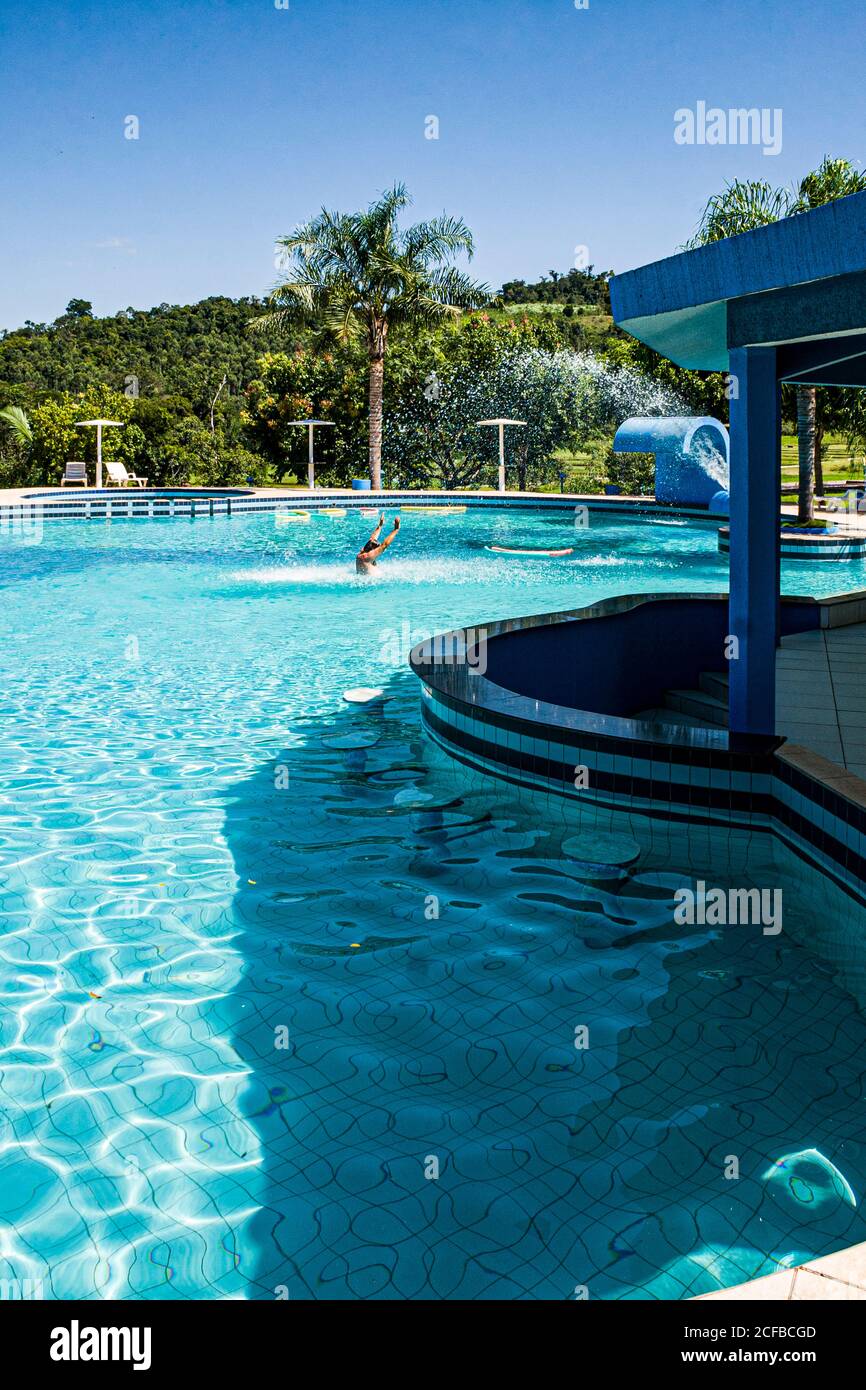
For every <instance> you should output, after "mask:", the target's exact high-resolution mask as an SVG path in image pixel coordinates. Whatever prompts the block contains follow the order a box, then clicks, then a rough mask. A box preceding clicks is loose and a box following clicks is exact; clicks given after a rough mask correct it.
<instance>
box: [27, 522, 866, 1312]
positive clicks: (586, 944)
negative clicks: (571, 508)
mask: <svg viewBox="0 0 866 1390" xmlns="http://www.w3.org/2000/svg"><path fill="white" fill-rule="evenodd" d="M370 525H371V523H370V522H369V521H364V520H362V519H361V518H360V517H358V516H355V515H352V514H350V515H349V516H348V517H347V518H345V519H339V518H327V517H317V518H315V519H314V520H313V521H312V522H311V523H310V525H308V526H301V525H292V524H282V525H278V524H277V523H276V522H275V519H274V517H273V516H272V515H254V516H245V517H235V518H233V519H230V520H227V519H216V520H198V521H196V522H193V523H187V522H178V521H153V522H140V521H135V522H133V521H130V522H114V523H113V524H111V525H104V524H101V523H90V524H87V523H83V522H82V523H77V522H63V523H55V524H46V525H45V527H44V530H43V533H42V535H41V539H38V543H34V542H35V540H36V539H37V538H34V537H33V536H26V535H25V536H16V535H15V534H10V533H0V585H2V600H3V601H2V606H0V628H2V641H0V660H2V666H3V670H2V697H0V698H2V714H3V720H2V731H0V808H2V809H0V814H2V820H0V836H2V839H0V855H2V858H0V911H2V919H0V1279H9V1280H17V1281H20V1282H22V1283H23V1282H24V1281H31V1285H38V1284H39V1283H40V1281H41V1285H42V1288H43V1292H44V1295H45V1297H54V1298H72V1297H76V1298H130V1297H131V1298H179V1299H183V1298H210V1297H240V1298H274V1297H286V1296H287V1297H291V1298H293V1299H296V1298H300V1299H306V1298H316V1299H325V1298H328V1299H341V1298H342V1299H350V1298H377V1297H383V1298H431V1299H439V1298H481V1299H484V1298H508V1299H511V1298H553V1299H566V1298H571V1297H574V1296H575V1290H576V1289H578V1290H579V1289H581V1288H584V1287H585V1288H586V1289H588V1291H589V1296H590V1297H591V1298H680V1297H686V1296H688V1295H689V1294H694V1293H700V1292H704V1291H707V1290H709V1289H711V1288H715V1287H719V1286H720V1285H722V1284H727V1283H734V1282H738V1281H739V1280H741V1279H743V1278H747V1277H750V1276H751V1275H754V1274H758V1273H761V1272H765V1271H766V1270H768V1269H770V1268H774V1267H775V1262H777V1261H783V1262H788V1263H790V1262H796V1261H798V1260H800V1259H802V1258H804V1257H806V1256H809V1255H815V1254H821V1253H826V1252H828V1251H830V1250H832V1249H836V1248H840V1247H842V1246H844V1245H847V1244H851V1243H853V1242H855V1241H857V1240H863V1239H866V1229H864V1223H863V1219H862V1217H861V1203H862V1199H863V1195H864V1191H866V1122H864V1118H863V1109H864V1107H863V1069H864V1065H866V1064H864V1061H863V1059H864V1057H866V1018H864V1012H863V1010H864V1007H866V976H864V956H863V950H862V946H861V941H862V939H863V937H862V931H863V923H862V921H861V920H860V919H859V917H858V915H857V913H856V912H855V911H854V909H853V907H852V906H850V905H848V904H847V903H845V902H844V901H843V900H842V899H841V897H840V898H837V897H835V896H833V893H832V892H831V890H830V889H829V888H828V887H827V886H826V885H822V884H820V883H816V882H815V881H814V880H812V879H809V878H808V877H806V876H805V875H804V874H803V872H802V871H801V869H800V867H799V866H798V865H797V863H796V862H793V859H792V857H788V856H786V854H785V853H784V852H783V851H782V850H781V849H780V848H779V847H775V848H774V847H773V845H772V844H771V843H770V842H769V841H767V840H766V839H765V838H764V837H762V836H760V835H754V836H749V835H747V834H745V833H742V832H733V831H731V832H726V833H724V834H722V833H721V832H711V831H709V830H706V829H703V830H698V829H695V830H693V831H691V832H690V833H689V834H686V833H685V832H684V831H682V830H681V829H680V830H677V831H674V830H672V829H671V828H670V827H666V826H664V825H662V824H658V823H657V824H655V825H653V824H651V823H643V822H640V821H639V820H635V821H634V822H633V823H631V824H627V823H625V825H624V827H623V826H619V827H618V828H620V829H622V828H626V829H627V830H628V832H629V833H630V834H632V835H634V836H635V837H636V838H637V839H638V841H639V843H640V846H641V857H640V859H639V861H638V863H637V864H636V865H635V867H634V868H633V869H632V870H631V872H630V874H629V876H628V877H627V878H626V879H624V880H616V879H613V878H611V879H609V880H601V881H599V880H598V878H597V877H596V878H593V877H587V876H584V877H582V876H581V873H580V872H579V871H578V870H577V869H576V868H575V867H574V866H573V865H569V864H567V863H566V862H564V860H563V858H562V855H561V853H560V846H561V842H562V840H563V838H566V837H568V836H571V835H574V834H575V833H576V832H577V831H579V830H580V829H581V827H582V826H585V825H589V824H591V823H593V824H594V822H592V820H591V815H592V813H590V812H588V811H586V812H582V813H580V812H579V811H578V809H577V808H575V807H573V806H570V805H564V804H562V803H560V802H558V801H556V800H555V799H551V800H547V799H546V798H543V797H541V796H535V795H532V794H530V793H522V792H518V791H516V790H515V789H514V788H511V787H507V786H504V785H498V784H495V783H493V782H491V781H489V780H485V779H482V778H481V777H478V776H476V775H474V774H470V773H469V772H468V771H467V770H465V769H464V768H462V767H460V766H459V765H452V764H450V763H449V762H448V761H447V760H446V759H445V758H444V757H443V755H442V754H441V753H439V752H438V751H437V750H435V749H433V748H432V747H431V746H430V745H429V744H428V743H427V742H426V741H425V739H424V738H423V737H422V735H421V733H420V729H419V720H418V684H417V681H416V680H415V679H414V677H413V676H412V675H411V674H410V673H409V672H408V671H407V670H406V669H405V658H406V655H407V653H408V649H409V647H410V646H411V645H412V643H413V642H415V641H417V640H419V639H420V638H423V637H424V636H426V635H428V634H429V633H431V632H435V631H439V630H441V629H443V628H445V627H448V626H451V625H453V624H470V623H480V622H484V621H485V620H491V619H495V618H500V617H505V616H510V615H514V614H517V613H529V612H535V611H546V610H549V609H556V608H568V607H572V606H576V605H578V604H581V603H584V602H588V601H590V600H592V599H596V598H598V597H600V596H605V595H609V594H614V593H619V592H635V591H648V590H666V589H691V590H695V589H705V590H714V589H719V588H722V587H724V585H725V579H726V570H725V565H724V563H723V561H722V560H721V559H720V558H719V556H718V554H717V551H716V529H715V527H714V526H712V525H709V524H699V523H684V522H681V521H678V520H676V519H674V518H665V519H663V520H657V521H645V520H639V519H635V518H631V519H627V518H610V517H599V518H596V517H593V521H592V525H591V526H590V527H589V529H588V530H586V531H577V532H574V531H573V530H572V528H571V527H570V525H569V521H568V517H567V515H566V516H564V517H563V516H561V515H554V514H551V515H537V516H536V515H526V514H524V515H520V514H517V515H512V516H507V515H506V514H505V513H496V514H490V513H487V514H484V515H482V514H478V513H473V512H469V513H468V514H466V515H465V516H449V517H438V518H437V517H427V516H423V517H422V516H418V517H410V518H407V520H406V522H405V524H404V530H403V533H402V535H401V536H400V538H399V540H398V542H397V544H396V546H395V547H394V548H393V549H392V550H391V551H390V552H389V556H388V558H387V559H386V560H385V561H384V562H383V563H382V565H381V566H380V567H379V572H378V575H377V577H376V580H375V581H374V582H364V581H363V580H359V579H356V578H355V576H354V574H353V565H352V555H353V553H354V551H355V550H356V549H357V548H358V546H359V544H360V541H361V540H362V539H363V538H364V536H365V535H366V530H367V528H369V526H370ZM491 542H492V543H496V544H510V545H518V546H519V545H527V546H539V545H544V544H549V545H557V544H559V545H567V544H574V545H575V547H576V549H575V553H574V555H573V556H571V557H568V558H566V559H559V560H545V559H542V558H534V557H530V558H525V557H522V558H520V559H514V558H509V557H507V556H497V555H494V554H492V553H490V552H489V551H486V550H485V548H484V547H485V545H487V544H489V543H491ZM784 582H785V586H786V588H787V589H788V590H789V591H796V592H805V591H808V589H812V590H813V591H814V590H815V586H816V585H821V586H823V591H824V592H830V591H832V590H834V589H835V590H838V589H843V588H851V587H860V586H866V565H863V564H862V563H857V562H851V563H850V564H846V565H834V566H819V567H817V569H815V570H811V569H809V568H808V567H806V566H803V565H797V564H792V565H789V566H787V567H786V569H785V574H784ZM807 586H808V589H807ZM354 685H383V686H385V687H386V689H387V692H388V695H389V699H388V701H387V703H386V704H385V705H384V707H383V708H381V709H380V710H379V711H378V713H371V712H369V711H363V710H357V709H350V708H349V707H348V706H346V705H345V704H344V702H343V701H342V700H341V694H342V691H343V690H344V689H345V688H346V687H348V686H354ZM579 817H580V818H579ZM612 821H613V818H609V821H608V822H605V824H606V825H607V824H608V823H611V824H612ZM696 877H704V878H707V879H711V880H712V882H713V883H715V884H719V885H726V884H731V885H736V886H742V885H744V884H750V883H755V884H758V885H771V886H775V885H782V886H783V890H784V894H785V930H784V932H783V934H782V935H781V936H779V937H764V936H762V935H761V934H760V933H756V932H754V931H753V930H750V929H745V928H743V929H739V928H736V929H734V928H726V929H724V930H719V929H711V928H683V927H675V926H674V925H673V920H672V895H673V892H674V890H675V888H676V887H678V886H681V885H682V884H683V883H687V882H691V881H693V880H694V879H695V878H696ZM579 1026H585V1027H587V1028H588V1029H589V1037H590V1046H589V1048H588V1049H586V1050H582V1051H579V1050H577V1049H576V1048H575V1046H574V1038H575V1029H576V1028H577V1027H579ZM731 1155H734V1156H735V1157H736V1159H737V1162H738V1164H739V1172H740V1176H739V1178H737V1179H731V1178H726V1177H725V1176H724V1174H725V1169H726V1165H727V1166H728V1167H730V1164H729V1158H730V1156H731ZM437 1169H438V1176H435V1173H436V1171H437Z"/></svg>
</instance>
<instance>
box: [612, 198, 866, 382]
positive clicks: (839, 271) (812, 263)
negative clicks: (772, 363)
mask: <svg viewBox="0 0 866 1390" xmlns="http://www.w3.org/2000/svg"><path fill="white" fill-rule="evenodd" d="M610 294H611V305H612V309H613V316H614V319H615V320H616V322H617V323H618V324H619V325H620V327H621V328H623V329H625V330H626V332H628V333H630V334H632V336H633V337H636V338H639V339H640V340H641V342H644V343H647V344H648V345H649V346H650V347H652V348H655V349H656V351H657V352H660V353H662V354H663V355H664V356H665V357H669V358H670V359H671V360H672V361H674V362H676V363H677V364H678V365H679V366H681V367H691V368H696V369H701V370H706V371H724V370H726V369H727V367H728V352H729V349H730V348H731V347H740V346H747V345H750V344H759V343H774V344H782V343H799V342H803V341H805V340H807V339H819V338H825V337H826V338H837V339H838V338H839V337H840V336H841V335H847V334H855V333H866V193H855V194H852V195H851V196H849V197H847V198H840V199H838V200H837V201H836V202H833V203H828V204H827V205H826V206H825V207H821V208H816V209H815V210H814V211H813V212H807V213H802V214H799V215H797V216H795V217H787V218H783V219H782V220H781V221H780V222H774V223H772V224H771V225H770V226H768V227H759V228H757V229H756V230H755V231H753V232H743V233H742V234H741V235H740V236H735V237H727V238H726V239H725V240H724V241H717V242H713V243H711V244H710V245H709V246H702V247H699V248H697V249H696V250H694V251H683V252H680V253H679V254H678V255H676V256H669V257H668V258H667V259H666V260H663V261H656V262H654V263H652V264H651V265H645V266H641V267H640V268H639V269H637V270H630V271H626V272H625V273H624V274H622V275H616V276H614V278H613V279H612V280H611V282H610ZM857 346H858V347H862V344H857ZM837 348H838V344H837ZM849 356H850V357H852V360H853V353H852V354H849ZM857 356H858V357H859V356H861V354H859V353H858V354H857ZM827 357H828V360H832V361H833V362H839V361H840V359H842V358H844V357H845V353H844V352H840V351H838V350H836V349H834V350H833V351H832V352H830V353H828V354H827ZM789 365H791V366H792V368H793V367H796V368H797V370H800V369H801V364H800V362H799V361H797V362H794V359H792V361H791V363H790V364H789ZM862 368H863V363H862V362H858V363H857V365H856V366H854V365H852V366H851V367H850V368H849V367H845V368H837V369H836V371H835V375H836V376H839V377H842V378H844V380H840V381H839V383H838V384H840V385H844V384H846V383H847V380H848V376H849V375H851V376H855V377H856V376H859V375H862ZM807 369H808V370H809V371H814V372H820V371H821V370H823V368H822V365H821V361H820V354H817V355H816V353H815V351H814V344H813V351H812V353H811V355H810V357H809V360H808V363H807ZM798 379H805V378H803V377H799V378H798ZM822 379H824V380H826V377H825V378H822ZM852 384H858V385H859V384H861V383H860V381H859V380H856V381H854V382H852Z"/></svg>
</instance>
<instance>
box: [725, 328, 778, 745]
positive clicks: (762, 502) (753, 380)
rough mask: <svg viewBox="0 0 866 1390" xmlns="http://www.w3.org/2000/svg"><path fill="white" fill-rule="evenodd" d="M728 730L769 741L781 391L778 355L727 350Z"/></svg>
mask: <svg viewBox="0 0 866 1390" xmlns="http://www.w3.org/2000/svg"><path fill="white" fill-rule="evenodd" d="M730 372H731V377H732V378H733V383H734V384H735V386H736V398H735V399H733V400H732V401H731V486H730V492H731V502H730V519H731V545H730V550H731V580H730V604H729V623H730V633H731V636H733V637H736V639H737V644H738V649H739V654H738V656H737V657H736V659H734V660H732V661H731V662H730V665H729V670H730V728H731V732H732V733H739V734H772V733H774V732H775V716H776V708H775V702H776V643H777V640H778V624H779V545H780V541H779V468H780V456H781V414H780V389H779V382H778V378H777V375H776V349H775V348H767V347H754V348H732V349H731V353H730Z"/></svg>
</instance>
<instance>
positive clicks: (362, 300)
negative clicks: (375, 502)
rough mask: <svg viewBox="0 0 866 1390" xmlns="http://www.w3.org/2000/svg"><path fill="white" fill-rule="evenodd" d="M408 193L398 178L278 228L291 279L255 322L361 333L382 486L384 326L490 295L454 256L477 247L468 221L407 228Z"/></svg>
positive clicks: (374, 470) (437, 315)
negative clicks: (290, 228) (367, 202)
mask: <svg viewBox="0 0 866 1390" xmlns="http://www.w3.org/2000/svg"><path fill="white" fill-rule="evenodd" d="M410 202H411V199H410V197H409V194H408V193H407V191H406V189H405V187H404V186H403V184H400V183H398V184H395V186H394V187H393V188H391V189H389V190H388V191H387V192H386V193H383V194H382V195H381V197H380V198H379V199H378V200H377V201H376V202H374V203H373V204H372V205H371V206H370V207H369V208H367V209H366V211H363V212H353V213H337V212H328V211H327V210H326V209H324V208H323V209H322V211H321V212H320V213H319V215H318V217H314V218H313V220H312V221H311V222H307V223H305V224H304V225H303V226H300V227H297V228H296V229H295V231H294V232H292V233H291V235H289V236H286V237H281V238H280V239H279V241H278V243H277V245H278V246H280V247H281V248H282V252H283V259H284V261H285V263H286V264H287V265H288V266H289V271H288V274H287V276H286V278H285V280H283V281H282V283H281V284H279V285H278V286H277V288H276V289H275V290H274V291H273V293H272V294H271V296H270V300H269V303H270V305H271V306H272V307H271V309H270V311H269V312H268V313H266V314H262V315H261V316H260V317H259V318H257V319H255V320H254V321H253V323H252V325H251V327H253V328H256V329H261V330H264V329H268V328H285V327H289V326H295V325H298V324H313V325H315V326H317V327H318V328H320V329H323V330H324V331H325V332H326V333H328V334H330V335H332V336H333V337H334V338H336V339H337V341H339V342H342V343H346V342H350V341H356V340H358V339H361V340H362V341H363V342H364V344H365V346H366V350H367V356H368V360H369V366H370V390H369V400H370V426H369V456H370V478H371V482H372V485H373V487H374V488H375V489H376V490H377V491H379V490H381V487H382V400H383V391H384V381H385V352H386V349H387V345H388V335H389V333H390V331H391V329H393V328H394V327H396V326H397V325H398V324H408V325H411V326H413V327H422V326H429V325H431V324H436V323H438V322H440V321H441V320H443V319H445V318H449V317H452V316H456V315H458V314H459V313H460V312H461V310H463V309H473V308H477V307H479V306H480V305H481V304H483V303H485V302H486V301H487V299H488V298H489V290H488V288H487V286H486V285H479V284H476V283H475V281H473V280H470V279H469V277H468V276H467V275H465V274H464V273H463V272H462V271H460V270H458V269H457V267H456V266H455V265H454V258H455V256H457V255H458V254H459V253H461V252H463V253H465V254H466V255H467V256H469V257H470V258H471V256H472V253H473V250H474V247H473V242H472V235H471V233H470V231H469V228H468V227H467V226H466V224H465V223H464V222H463V221H461V220H460V219H459V218H455V217H446V216H442V217H435V218H433V219H432V220H431V221H429V222H419V223H417V224H416V225H415V226H414V227H409V228H407V229H406V230H401V229H400V228H399V227H398V225H397V219H398V214H399V213H400V212H401V211H402V209H403V208H405V207H407V206H408V205H409V203H410Z"/></svg>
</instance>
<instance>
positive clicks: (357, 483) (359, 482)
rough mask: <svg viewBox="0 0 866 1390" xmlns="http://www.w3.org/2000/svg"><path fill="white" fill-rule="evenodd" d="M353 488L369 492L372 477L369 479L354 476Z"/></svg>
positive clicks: (357, 490) (355, 490)
mask: <svg viewBox="0 0 866 1390" xmlns="http://www.w3.org/2000/svg"><path fill="white" fill-rule="evenodd" d="M352 489H353V491H354V492H369V491H370V479H369V478H353V479H352Z"/></svg>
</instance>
